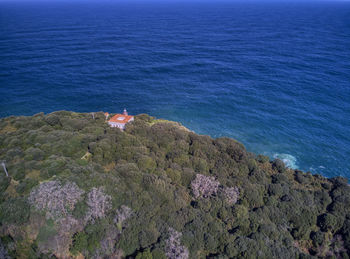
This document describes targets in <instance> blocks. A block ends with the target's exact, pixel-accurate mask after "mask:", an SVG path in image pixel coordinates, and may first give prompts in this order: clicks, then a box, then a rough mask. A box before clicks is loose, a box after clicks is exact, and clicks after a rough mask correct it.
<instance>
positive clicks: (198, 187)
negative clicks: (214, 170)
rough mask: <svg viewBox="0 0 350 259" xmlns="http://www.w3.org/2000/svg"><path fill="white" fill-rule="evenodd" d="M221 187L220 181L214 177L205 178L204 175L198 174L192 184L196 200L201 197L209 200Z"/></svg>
mask: <svg viewBox="0 0 350 259" xmlns="http://www.w3.org/2000/svg"><path fill="white" fill-rule="evenodd" d="M219 185H220V183H219V181H217V180H215V178H214V177H213V176H205V175H202V174H197V175H196V178H195V179H194V180H193V181H192V182H191V187H192V192H193V194H194V196H195V197H196V198H199V197H200V196H202V197H204V198H208V197H210V196H213V195H215V194H216V193H217V191H218V188H219Z"/></svg>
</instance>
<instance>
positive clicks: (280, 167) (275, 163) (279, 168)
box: [272, 158, 286, 173]
mask: <svg viewBox="0 0 350 259" xmlns="http://www.w3.org/2000/svg"><path fill="white" fill-rule="evenodd" d="M272 168H273V169H276V170H277V171H278V172H280V173H284V172H285V171H286V166H285V164H284V163H283V161H282V160H280V159H278V158H277V159H275V160H274V161H273V162H272Z"/></svg>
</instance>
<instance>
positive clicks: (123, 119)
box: [108, 114, 134, 124]
mask: <svg viewBox="0 0 350 259" xmlns="http://www.w3.org/2000/svg"><path fill="white" fill-rule="evenodd" d="M132 118H134V116H130V115H124V114H116V115H114V116H113V117H112V118H111V119H110V120H109V121H108V122H116V123H123V124H125V123H128V122H129V121H130V120H131V119H132Z"/></svg>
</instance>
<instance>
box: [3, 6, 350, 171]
mask: <svg viewBox="0 0 350 259" xmlns="http://www.w3.org/2000/svg"><path fill="white" fill-rule="evenodd" d="M123 108H127V109H128V111H129V113H131V114H139V113H149V114H151V115H153V116H156V117H161V118H165V119H169V120H175V121H179V122H181V123H182V124H183V125H185V126H186V127H188V128H190V129H192V130H194V131H195V132H197V133H199V134H207V135H210V136H212V137H220V136H229V137H233V138H235V139H237V140H238V141H240V142H242V143H243V144H244V145H245V146H246V147H247V149H248V150H249V151H252V152H255V153H262V154H265V155H268V156H270V157H271V158H274V157H279V158H281V159H283V160H284V161H285V162H286V163H287V165H288V166H290V167H293V168H299V169H301V170H305V171H311V172H312V173H318V174H322V175H324V176H327V177H332V176H338V175H340V176H347V177H350V2H336V1H333V2H312V3H292V2H283V3H281V2H280V3H271V2H270V3H267V2H249V3H243V2H231V3H229V2H226V3H225V2H219V1H212V2H211V3H210V2H200V1H198V2H185V1H184V2H177V3H175V2H172V3H169V2H167V3H165V2H143V3H142V2H129V3H127V2H118V1H109V2H106V1H104V2H98V1H96V2H84V1H83V2H74V1H71V3H69V2H52V1H50V3H45V2H42V3H40V2H37V3H34V2H32V3H31V2H26V3H24V2H14V1H7V2H4V1H2V2H0V117H5V116H9V115H32V114H35V113H38V112H41V111H43V112H45V113H49V112H52V111H56V110H73V111H79V112H90V111H101V110H102V111H108V112H113V113H114V112H121V111H122V110H123Z"/></svg>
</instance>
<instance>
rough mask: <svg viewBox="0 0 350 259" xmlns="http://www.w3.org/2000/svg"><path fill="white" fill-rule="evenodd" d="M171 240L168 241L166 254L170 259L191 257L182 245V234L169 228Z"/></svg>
mask: <svg viewBox="0 0 350 259" xmlns="http://www.w3.org/2000/svg"><path fill="white" fill-rule="evenodd" d="M168 231H169V238H168V239H167V240H166V245H165V253H166V256H167V257H168V258H169V259H187V258H188V256H189V253H188V249H187V247H185V246H183V245H181V236H182V233H180V232H178V231H176V230H175V229H173V228H169V229H168Z"/></svg>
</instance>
